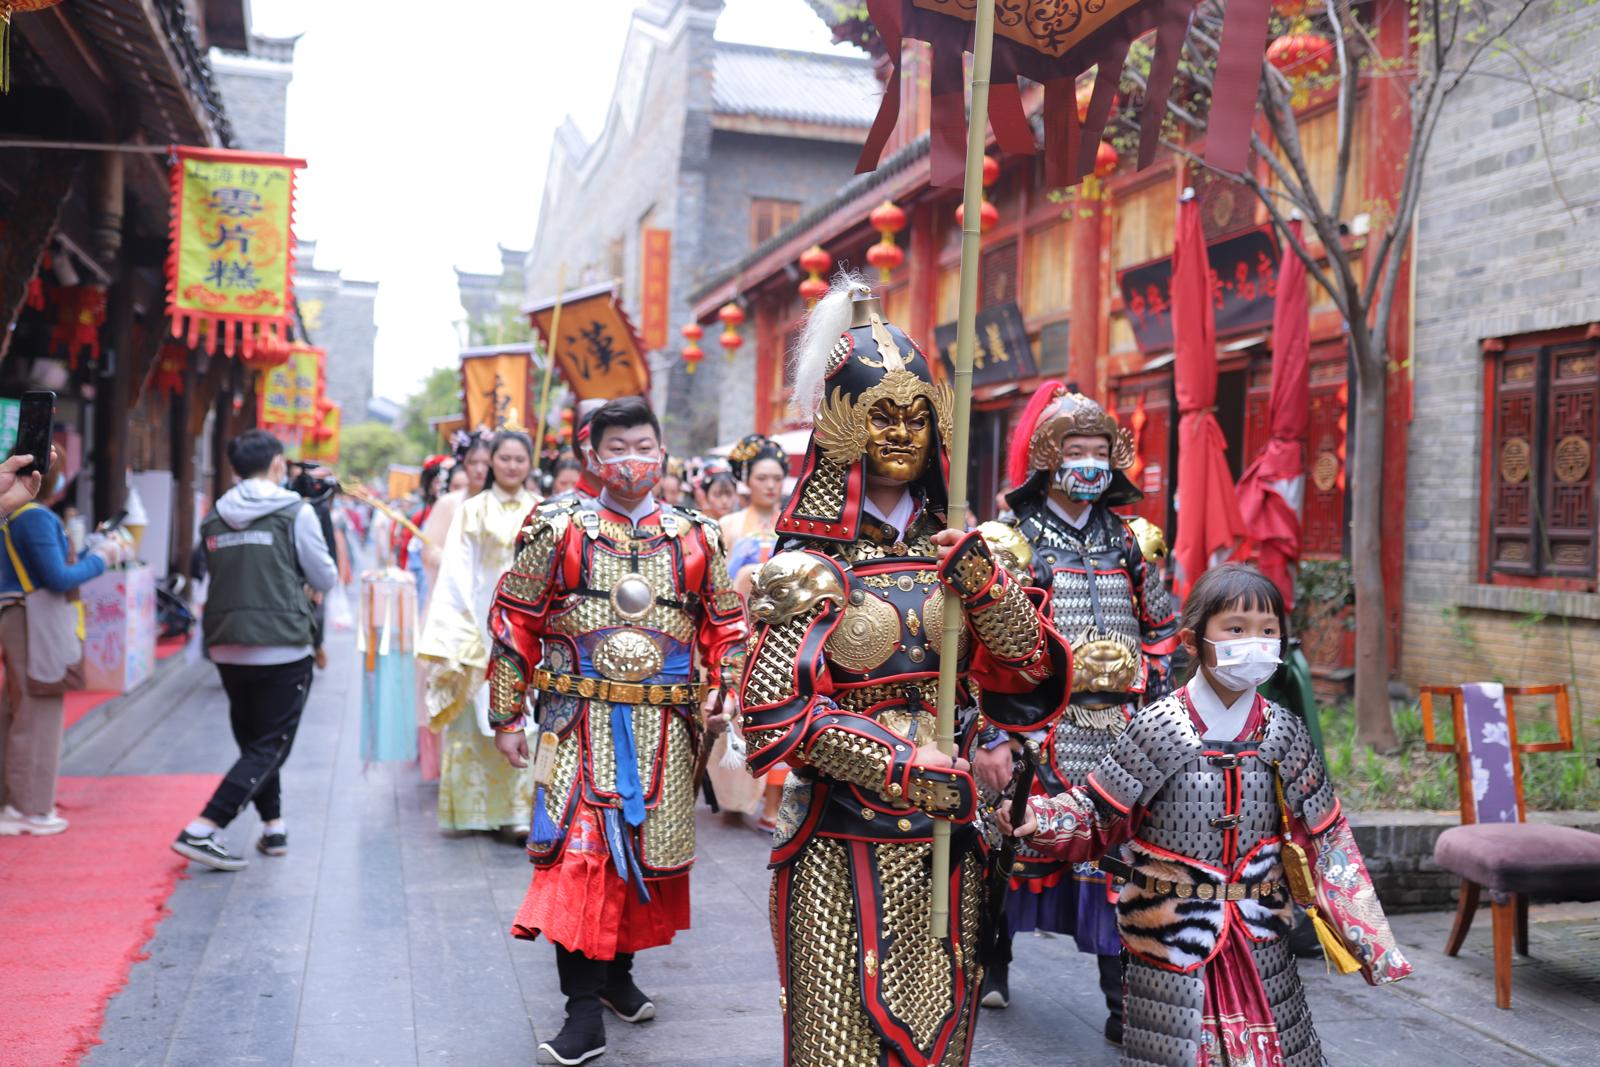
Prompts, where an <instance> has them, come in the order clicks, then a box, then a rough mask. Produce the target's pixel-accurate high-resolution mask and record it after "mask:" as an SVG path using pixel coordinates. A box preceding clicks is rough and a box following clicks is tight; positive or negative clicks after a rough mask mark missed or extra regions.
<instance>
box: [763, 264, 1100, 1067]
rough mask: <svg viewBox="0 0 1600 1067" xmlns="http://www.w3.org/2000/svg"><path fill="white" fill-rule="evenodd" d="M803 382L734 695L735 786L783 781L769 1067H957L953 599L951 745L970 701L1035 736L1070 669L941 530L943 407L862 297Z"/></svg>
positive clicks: (964, 1027) (1011, 584) (965, 985)
mask: <svg viewBox="0 0 1600 1067" xmlns="http://www.w3.org/2000/svg"><path fill="white" fill-rule="evenodd" d="M853 296H854V297H855V299H853V300H852V297H853ZM796 379H797V381H796V387H795V395H796V397H797V399H798V400H799V401H800V402H801V403H807V402H809V404H810V406H811V410H812V411H814V413H815V419H814V423H813V429H812V433H811V440H810V442H809V444H808V446H807V451H806V458H805V464H804V467H803V468H802V471H801V474H800V478H799V482H798V484H797V485H796V487H795V490H794V493H793V495H792V497H791V498H790V501H789V503H788V505H787V506H786V507H785V509H784V511H783V513H782V515H780V516H779V518H778V523H777V532H778V535H779V537H780V538H785V539H786V540H785V542H784V543H783V544H782V545H780V549H781V550H780V551H779V552H778V553H777V554H776V555H775V556H773V558H772V559H771V561H770V562H768V563H767V564H766V566H765V567H763V568H762V570H761V572H760V574H759V575H758V576H757V578H756V582H755V586H754V589H753V591H752V594H751V599H750V611H751V615H752V617H753V619H754V631H753V637H752V641H753V644H752V652H751V656H750V665H749V668H748V670H747V672H746V674H745V678H744V691H743V697H744V701H743V702H744V708H745V711H746V714H745V716H744V719H743V725H744V731H745V737H746V739H747V743H748V746H749V764H750V769H751V771H752V772H753V773H755V774H757V775H764V774H766V773H767V771H768V770H769V769H770V768H771V767H772V766H773V765H774V764H776V763H778V762H779V761H785V762H787V763H789V765H790V766H792V767H794V768H795V770H794V772H793V773H791V774H790V775H789V777H788V780H787V782H786V783H785V786H784V793H783V801H782V804H781V807H780V810H779V814H778V820H777V821H778V828H777V832H776V834H775V835H774V838H773V852H772V866H773V868H774V875H773V881H772V909H771V915H772V924H773V929H772V932H773V938H774V940H775V942H776V945H777V953H778V971H779V983H780V987H781V988H780V991H779V995H778V999H779V1005H780V1007H781V1009H782V1012H783V1025H784V1049H785V1053H784V1055H785V1062H786V1063H788V1064H793V1065H799V1067H931V1065H935V1064H938V1065H953V1064H965V1063H966V1062H967V1058H968V1055H969V1053H970V1050H971V1043H972V1032H973V1022H974V1020H975V1019H976V1014H977V1012H976V1009H977V1003H976V1002H977V995H978V981H979V977H980V971H981V961H980V959H979V952H978V946H977V939H978V933H979V930H978V927H979V917H980V915H981V914H982V912H983V910H984V909H983V905H984V896H985V887H984V882H983V878H982V873H983V860H982V855H981V851H980V849H979V845H978V835H977V832H976V830H975V828H974V827H973V825H972V824H973V821H974V817H975V815H976V813H977V803H976V796H975V793H974V788H973V782H972V778H971V776H970V774H969V773H968V763H967V761H966V760H965V759H961V758H958V757H951V756H947V755H945V754H944V753H943V752H941V751H940V749H939V748H938V747H937V746H936V745H935V744H934V743H933V727H934V705H935V701H936V690H937V676H938V672H939V643H940V636H941V634H942V632H943V626H944V623H943V619H944V612H945V610H946V604H947V602H948V599H949V598H958V602H959V603H960V605H961V608H962V615H963V617H964V621H965V623H966V633H965V635H964V643H963V646H962V647H963V653H962V662H961V664H960V674H959V675H958V677H959V678H960V680H961V684H960V692H959V693H958V696H957V700H958V707H959V708H961V709H963V710H964V716H963V718H964V728H963V729H962V730H961V736H960V738H959V740H958V749H960V750H968V749H969V747H970V743H971V739H972V735H973V734H974V733H975V732H976V731H975V730H974V729H973V726H974V723H975V720H976V714H975V708H974V704H975V700H974V684H978V685H981V686H982V687H983V690H984V693H985V696H986V700H987V703H986V706H985V711H986V712H987V713H988V715H989V716H990V717H991V718H993V719H995V720H996V721H999V722H1003V723H1005V724H1006V725H1007V726H1008V727H1010V728H1018V729H1027V728H1033V727H1036V726H1040V725H1043V724H1047V723H1048V722H1049V720H1050V719H1051V717H1052V716H1053V715H1055V714H1057V713H1059V710H1060V706H1061V704H1062V702H1063V701H1064V698H1065V691H1064V690H1065V682H1066V676H1067V674H1068V671H1069V667H1068V651H1067V649H1066V647H1065V646H1064V645H1063V644H1061V643H1060V641H1059V639H1057V638H1056V637H1055V635H1054V633H1053V632H1052V631H1050V630H1049V628H1048V627H1047V626H1046V625H1045V623H1044V622H1043V621H1042V620H1041V618H1040V616H1039V613H1038V610H1037V608H1036V607H1035V605H1034V603H1033V601H1031V600H1030V599H1029V598H1028V596H1027V594H1026V593H1025V592H1024V589H1023V586H1022V584H1021V583H1019V582H1017V581H1016V580H1015V579H1014V578H1013V577H1012V576H1011V575H1010V574H1008V573H1007V571H1006V569H1005V568H1004V567H1002V566H1000V565H998V564H997V562H996V557H995V553H994V552H993V551H991V549H990V547H989V545H988V544H987V542H986V541H985V540H984V538H983V536H982V535H981V534H978V533H971V534H965V535H963V534H962V533H960V532H959V531H949V530H946V529H945V525H946V521H945V502H946V481H945V479H946V458H945V451H944V447H945V443H946V442H947V441H948V440H949V436H950V399H951V396H950V391H949V388H948V386H939V387H936V386H935V385H934V384H933V382H932V379H931V377H930V375H929V371H928V364H927V360H926V359H925V358H924V357H923V355H922V352H921V351H920V350H919V349H918V348H917V346H916V345H915V344H913V343H912V341H911V339H910V338H908V337H907V336H906V335H905V334H904V333H902V332H901V331H900V330H899V329H898V328H896V327H894V326H892V325H890V324H889V323H887V322H885V321H884V320H883V314H882V310H881V308H880V306H879V303H878V301H877V300H876V299H874V298H872V297H871V294H870V292H868V291H866V288H865V286H861V285H860V284H859V282H852V281H851V280H849V279H842V280H841V282H839V283H837V284H836V285H835V287H834V289H833V291H832V292H831V293H830V294H829V295H828V296H827V297H825V298H824V299H823V300H821V301H819V302H818V306H817V307H816V308H815V309H814V310H813V311H812V313H811V315H810V317H809V319H808V321H807V325H806V329H805V333H804V337H803V338H802V340H801V344H800V351H799V366H798V368H797V373H796ZM934 819H946V820H949V821H950V822H952V823H954V824H955V826H954V827H953V831H954V832H953V834H952V839H951V878H950V912H951V916H950V919H951V922H950V929H949V936H948V937H947V938H938V937H934V936H932V935H931V934H930V933H929V909H930V894H931V891H932V880H931V876H930V855H931V850H932V831H933V825H934V822H933V820H934Z"/></svg>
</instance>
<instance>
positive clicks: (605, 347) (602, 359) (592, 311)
mask: <svg viewBox="0 0 1600 1067" xmlns="http://www.w3.org/2000/svg"><path fill="white" fill-rule="evenodd" d="M555 306H556V302H555V300H553V299H551V300H545V301H543V302H541V303H539V304H536V305H534V306H533V307H531V308H528V309H527V310H528V313H529V317H530V318H531V319H532V320H533V325H534V328H535V329H537V330H538V331H539V336H540V337H541V338H543V339H544V344H545V348H546V349H547V350H548V351H550V352H552V353H553V354H554V355H555V359H556V367H557V369H559V370H560V371H561V378H562V380H563V381H565V382H566V383H567V385H568V387H569V388H571V389H572V391H573V392H574V393H576V394H577V396H578V399H580V400H593V399H599V400H611V399H613V398H615V397H619V396H643V395H647V394H648V393H649V392H650V364H649V363H648V362H646V360H645V358H644V348H643V346H642V345H641V344H640V342H639V335H638V334H636V333H635V332H634V330H633V323H632V322H630V321H629V320H628V316H627V314H626V313H625V312H624V311H623V310H622V305H621V304H620V303H618V301H617V296H616V287H615V286H614V285H613V284H612V283H610V282H606V283H605V284H603V285H598V286H591V287H589V288H588V289H580V290H578V291H577V292H572V293H567V294H565V295H564V296H563V297H562V300H561V336H560V337H551V335H550V329H551V320H552V319H553V318H554V316H555Z"/></svg>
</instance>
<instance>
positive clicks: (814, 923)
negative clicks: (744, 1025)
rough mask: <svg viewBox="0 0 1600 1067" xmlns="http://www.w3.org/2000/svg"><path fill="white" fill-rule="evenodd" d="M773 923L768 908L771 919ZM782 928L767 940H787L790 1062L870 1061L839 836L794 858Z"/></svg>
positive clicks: (853, 1066)
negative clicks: (786, 921) (785, 921)
mask: <svg viewBox="0 0 1600 1067" xmlns="http://www.w3.org/2000/svg"><path fill="white" fill-rule="evenodd" d="M779 921H781V918H780V916H778V915H777V913H776V911H774V914H773V922H774V924H776V923H777V922H779ZM923 922H924V924H926V922H927V920H926V919H924V920H923ZM923 932H924V935H926V929H924V931H923ZM782 934H784V931H779V930H777V929H774V935H775V936H774V941H775V942H776V943H786V944H787V945H788V946H789V985H788V988H787V989H786V990H785V994H786V996H787V999H788V1005H787V1011H788V1016H789V1019H788V1022H789V1049H790V1058H791V1061H792V1062H793V1063H794V1064H795V1065H796V1067H878V1035H877V1032H876V1031H874V1030H873V1029H872V1024H871V1023H870V1022H868V1021H867V1015H866V1012H865V1011H863V1010H862V1008H861V991H860V989H859V988H858V987H857V985H856V961H857V959H858V958H859V956H860V951H861V937H860V934H859V932H858V931H857V929H856V921H855V902H854V901H853V900H852V899H851V893H850V865H849V861H848V860H847V858H846V856H845V846H844V845H843V844H841V843H840V842H838V841H832V840H829V839H827V838H818V839H816V840H814V841H812V842H811V843H810V844H809V845H807V846H806V850H805V852H804V853H802V854H801V856H800V858H799V859H798V860H797V861H796V862H795V866H794V874H793V877H792V881H791V882H790V884H789V930H788V931H787V934H786V936H782V937H781V938H780V937H779V936H776V935H782Z"/></svg>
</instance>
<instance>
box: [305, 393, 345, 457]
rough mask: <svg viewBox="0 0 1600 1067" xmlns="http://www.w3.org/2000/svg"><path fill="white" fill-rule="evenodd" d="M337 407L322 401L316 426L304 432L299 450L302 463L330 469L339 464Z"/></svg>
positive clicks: (338, 419) (338, 414)
mask: <svg viewBox="0 0 1600 1067" xmlns="http://www.w3.org/2000/svg"><path fill="white" fill-rule="evenodd" d="M339 422H340V412H339V405H338V404H334V403H331V402H329V401H326V400H324V401H323V406H322V407H321V408H320V409H319V410H318V412H317V424H316V425H315V426H313V427H312V428H311V429H310V430H309V431H307V432H306V435H305V438H304V442H305V443H304V444H303V445H302V446H301V449H300V460H301V462H303V463H320V464H322V465H323V466H324V467H331V466H333V465H334V464H335V463H337V462H339Z"/></svg>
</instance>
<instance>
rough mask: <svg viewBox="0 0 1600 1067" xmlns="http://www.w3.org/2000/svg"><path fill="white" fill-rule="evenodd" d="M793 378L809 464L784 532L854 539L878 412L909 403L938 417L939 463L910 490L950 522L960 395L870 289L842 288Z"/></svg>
mask: <svg viewBox="0 0 1600 1067" xmlns="http://www.w3.org/2000/svg"><path fill="white" fill-rule="evenodd" d="M796 364H797V366H796V371H795V404H796V406H797V407H798V408H800V409H801V410H802V412H804V413H806V414H810V415H811V417H812V426H811V440H810V441H809V442H807V444H806V455H805V463H804V465H803V466H802V467H801V470H800V477H799V480H798V481H797V483H796V484H795V489H794V493H793V494H792V495H791V496H790V498H789V503H788V506H787V507H785V508H784V512H783V514H782V515H781V516H779V518H778V523H777V530H778V533H780V534H786V535H791V536H797V537H804V538H816V539H820V540H827V541H854V540H855V539H856V537H857V536H858V534H859V531H860V528H861V509H862V503H863V500H864V499H865V495H866V483H867V470H866V460H865V456H866V452H867V445H868V443H869V441H870V432H869V427H868V415H869V412H870V411H871V410H872V407H873V405H874V404H877V403H878V402H879V401H881V400H892V401H894V402H895V403H897V404H903V405H908V404H910V403H912V401H914V400H915V399H916V398H917V397H923V398H925V399H926V400H927V401H928V406H929V408H930V409H932V411H933V413H934V426H933V433H934V441H933V453H932V454H933V455H934V456H937V457H938V460H937V462H933V461H931V460H930V462H928V464H927V465H926V466H925V467H924V469H923V472H922V474H921V475H920V476H919V477H918V478H917V480H916V481H915V482H913V483H912V485H913V488H914V489H916V490H919V491H920V492H921V494H922V502H923V507H925V508H927V509H929V510H930V511H933V512H936V513H938V514H941V515H942V514H943V513H944V511H945V505H946V502H947V497H948V490H947V488H946V486H947V481H948V478H949V467H950V462H949V455H948V453H947V451H946V450H947V449H948V447H949V442H950V434H951V408H952V406H953V397H952V395H951V392H950V387H949V385H948V384H947V383H937V384H936V383H935V382H934V380H933V375H932V372H931V369H930V368H929V366H928V360H927V357H926V356H924V355H923V354H922V350H921V349H920V348H918V347H917V345H916V342H914V341H912V340H911V338H909V337H907V336H906V334H905V332H904V331H902V330H901V329H900V328H899V327H898V326H895V325H894V324H892V323H890V322H887V321H885V320H884V317H883V306H882V304H881V303H880V302H879V301H878V299H877V297H875V296H873V295H872V290H871V289H869V288H868V287H867V286H866V285H865V284H863V283H861V282H860V281H858V280H856V279H842V280H840V281H837V282H835V283H834V287H833V289H832V291H831V292H829V294H828V295H827V296H825V297H823V298H822V299H821V300H819V301H818V302H817V306H816V307H815V308H814V309H813V310H812V311H811V313H810V315H809V316H807V320H806V327H805V332H804V334H803V336H802V338H801V340H800V343H799V346H798V352H797V359H796Z"/></svg>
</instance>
